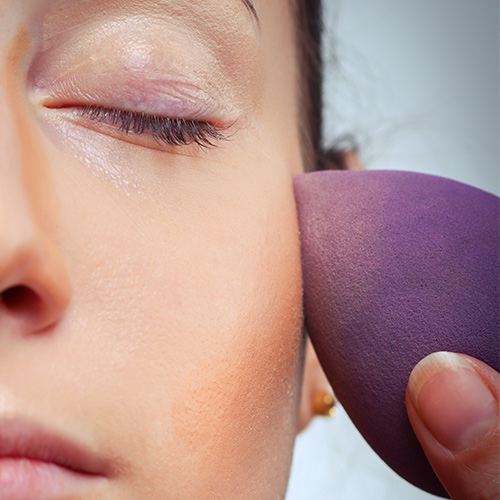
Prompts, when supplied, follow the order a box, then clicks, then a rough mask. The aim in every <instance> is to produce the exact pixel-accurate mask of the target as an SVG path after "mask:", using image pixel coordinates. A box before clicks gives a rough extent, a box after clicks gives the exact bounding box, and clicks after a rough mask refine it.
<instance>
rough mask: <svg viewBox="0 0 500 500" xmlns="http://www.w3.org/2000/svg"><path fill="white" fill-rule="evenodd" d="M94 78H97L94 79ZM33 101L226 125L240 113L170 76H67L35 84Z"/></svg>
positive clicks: (49, 106)
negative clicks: (94, 107)
mask: <svg viewBox="0 0 500 500" xmlns="http://www.w3.org/2000/svg"><path fill="white" fill-rule="evenodd" d="M94 80H95V82H94ZM32 102H33V103H34V104H35V105H38V106H41V107H45V108H50V109H52V108H66V107H72V106H75V107H76V106H82V107H83V106H93V105H99V106H102V107H103V108H108V109H126V110H130V111H133V112H137V113H147V114H151V115H156V116H167V117H172V118H179V119H184V120H193V121H210V122H211V123H212V124H213V125H214V126H216V127H218V128H226V127H228V126H230V125H232V124H234V123H235V122H236V121H238V119H239V117H237V116H236V113H235V112H234V110H233V109H232V107H231V106H230V105H224V104H222V103H221V104H219V103H218V102H216V101H214V100H213V99H212V98H211V97H210V96H209V95H208V94H207V93H206V92H205V91H204V90H203V89H201V88H199V87H198V86H196V85H194V84H189V83H185V82H180V81H177V80H169V79H166V78H163V79H161V80H158V79H152V78H149V79H148V78H146V77H145V78H144V79H140V80H137V81H136V78H135V77H134V78H129V77H123V75H114V74H113V76H112V75H110V74H108V75H103V76H102V77H101V78H95V76H92V77H90V78H80V77H78V78H77V77H74V76H72V77H64V78H61V79H58V80H56V81H53V82H50V83H47V82H45V81H42V82H36V84H35V85H33V87H32Z"/></svg>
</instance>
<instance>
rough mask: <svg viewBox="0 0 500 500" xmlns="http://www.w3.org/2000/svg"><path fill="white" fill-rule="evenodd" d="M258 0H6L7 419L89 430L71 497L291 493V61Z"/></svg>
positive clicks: (279, 10)
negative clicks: (91, 467) (251, 0)
mask: <svg viewBox="0 0 500 500" xmlns="http://www.w3.org/2000/svg"><path fill="white" fill-rule="evenodd" d="M245 4H247V2H246V1H244V0H203V1H198V2H193V1H190V0H147V1H146V0H119V1H118V0H116V1H115V0H92V1H89V0H71V1H67V0H65V1H63V0H24V1H22V2H19V1H18V0H0V44H1V53H0V117H1V119H0V131H1V134H0V151H1V158H0V292H2V301H1V302H0V436H2V434H1V432H2V428H3V429H4V432H6V431H5V429H7V427H6V423H7V421H8V420H10V421H11V422H10V425H14V424H12V420H13V419H14V420H15V425H17V424H19V425H20V426H22V425H24V424H26V425H28V424H29V425H36V426H41V427H42V428H43V429H45V430H47V431H48V432H49V433H54V434H57V435H60V436H63V437H65V438H67V439H69V440H70V441H72V442H74V443H78V444H79V445H81V446H84V447H86V448H88V449H89V450H90V451H91V453H92V455H93V457H94V458H95V462H96V463H97V464H98V465H97V466H96V469H97V470H95V471H94V472H97V473H98V474H96V475H94V476H90V475H87V476H85V477H84V476H83V475H78V478H76V479H75V478H73V479H71V480H67V481H66V480H64V481H63V483H61V485H60V486H57V487H56V486H54V488H55V490H58V491H59V490H60V491H61V492H63V493H64V494H65V495H69V497H71V498H73V496H71V495H74V496H75V497H78V498H116V499H132V498H134V499H138V498H141V499H142V498H155V499H156V498H158V499H163V498H176V499H184V498H186V499H202V498H210V499H213V498H231V499H236V498H258V499H267V498H280V497H282V496H283V495H284V492H285V489H286V483H287V478H288V469H289V465H290V457H291V451H292V447H293V441H294V437H295V433H296V427H297V410H298V400H299V393H300V374H301V357H302V347H303V337H302V333H301V325H302V296H301V273H300V254H299V241H298V228H297V221H296V212H295V203H294V197H293V190H292V175H293V174H295V173H298V172H299V171H300V170H301V169H302V163H301V155H300V149H299V148H300V145H299V134H298V104H297V101H298V99H297V89H296V82H297V80H298V77H297V68H296V63H295V58H296V54H295V46H294V33H293V29H294V28H293V22H292V17H291V13H290V12H289V7H288V0H273V1H272V2H270V1H266V0H261V1H256V2H255V8H256V11H257V14H258V18H259V19H258V20H257V19H256V18H254V15H253V13H252V11H251V9H249V8H248V5H245ZM127 112H128V113H127ZM141 113H142V114H141ZM151 115H154V116H159V117H161V118H152V117H151ZM172 118H179V119H183V120H184V121H179V122H174V121H173V120H172ZM127 129H128V134H127ZM193 139H197V141H198V142H200V143H201V146H200V145H198V144H196V143H195V142H192V140H193ZM182 142H188V143H189V144H188V145H182V144H181V145H178V144H177V143H182ZM209 142H210V143H211V144H212V145H209V144H208V143H209ZM2 426H3V427H2ZM9 429H11V428H9ZM9 432H10V431H9ZM3 437H4V438H5V434H4V435H3ZM8 480H9V478H7V479H6V476H3V481H4V485H3V486H4V487H6V485H5V481H7V482H8ZM50 484H53V483H50ZM54 484H55V483H54ZM1 487H2V484H1V483H0V488H1ZM48 491H49V490H48V489H47V490H45V493H47V492H48ZM78 495H80V496H78ZM35 496H36V498H39V499H42V498H45V496H44V494H42V493H39V494H38V496H37V495H35ZM63 496H64V495H61V498H62V497H63ZM50 498H53V497H52V496H50ZM54 498H56V496H54ZM57 498H59V497H58V496H57ZM64 498H66V496H64Z"/></svg>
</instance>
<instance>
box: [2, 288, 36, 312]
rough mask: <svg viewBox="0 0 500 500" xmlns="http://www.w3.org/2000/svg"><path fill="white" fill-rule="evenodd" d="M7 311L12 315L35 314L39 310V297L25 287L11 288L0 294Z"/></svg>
mask: <svg viewBox="0 0 500 500" xmlns="http://www.w3.org/2000/svg"><path fill="white" fill-rule="evenodd" d="M0 297H1V300H2V302H3V304H4V306H5V307H6V308H7V310H8V311H9V312H10V313H12V314H14V315H16V316H17V315H20V314H29V315H31V314H36V313H37V312H38V311H39V308H40V305H41V304H40V302H41V300H40V297H39V296H38V295H37V294H36V293H35V292H34V291H33V290H32V289H31V288H29V287H27V286H23V285H20V286H13V287H11V288H8V289H7V290H5V291H4V292H2V293H1V294H0Z"/></svg>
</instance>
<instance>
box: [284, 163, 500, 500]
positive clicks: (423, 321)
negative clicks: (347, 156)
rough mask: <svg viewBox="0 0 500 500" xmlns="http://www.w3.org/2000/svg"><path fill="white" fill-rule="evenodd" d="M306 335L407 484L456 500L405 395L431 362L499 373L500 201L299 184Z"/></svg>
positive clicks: (337, 175)
mask: <svg viewBox="0 0 500 500" xmlns="http://www.w3.org/2000/svg"><path fill="white" fill-rule="evenodd" d="M294 188H295V197H296V202H297V209H298V217H299V226H300V231H301V236H300V238H301V252H302V272H303V279H304V314H305V322H306V327H307V330H308V332H309V335H310V337H311V340H312V342H313V344H314V346H315V349H316V352H317V354H318V357H319V360H320V362H321V364H322V366H323V369H324V371H325V373H326V375H327V377H328V378H329V380H330V383H331V385H332V387H333V389H334V391H335V393H336V395H337V396H338V398H339V400H340V402H341V403H342V405H343V407H344V408H345V410H346V411H347V413H348V414H349V416H350V418H351V420H352V421H353V423H354V424H355V425H356V427H357V428H358V430H359V431H360V432H361V434H362V435H363V437H364V438H365V439H366V441H367V442H368V443H369V444H370V446H371V447H372V448H373V449H374V450H375V451H376V452H377V453H378V454H379V455H380V457H381V458H382V459H383V460H385V462H387V464H388V465H389V466H390V467H392V469H394V470H395V471H396V472H397V473H398V474H399V475H401V476H402V477H403V478H405V479H406V480H408V481H409V482H411V483H413V484H414V485H416V486H418V487H419V488H422V489H424V490H426V491H428V492H430V493H434V494H436V495H440V496H445V497H446V496H447V494H446V492H445V490H444V488H443V487H442V486H441V484H440V482H439V481H438V479H437V477H436V476H435V474H434V472H433V470H432V468H431V467H430V465H429V463H428V462H427V459H426V457H425V455H424V453H423V451H422V449H421V447H420V444H419V443H418V441H417V439H416V437H415V436H414V434H413V431H412V428H411V425H410V422H409V420H408V417H407V414H406V408H405V390H406V385H407V382H408V378H409V375H410V373H411V370H412V369H413V367H414V366H415V365H416V364H417V363H418V362H419V361H420V360H421V359H422V358H424V357H425V356H426V355H428V354H430V353H432V352H436V351H452V352H460V353H464V354H468V355H470V356H474V357H476V358H478V359H480V360H481V361H484V362H485V363H487V364H489V365H490V366H492V367H493V368H495V369H496V370H498V369H499V356H500V353H499V303H500V302H499V262H500V260H499V244H500V241H499V227H500V219H499V199H498V198H497V197H496V196H494V195H491V194H489V193H486V192H484V191H481V190H479V189H476V188H473V187H470V186H467V185H465V184H461V183H459V182H455V181H452V180H448V179H444V178H441V177H436V176H431V175H425V174H417V173H411V172H396V171H361V172H359V171H355V172H354V171H353V172H348V171H322V172H314V173H307V174H301V175H298V176H296V177H295V178H294Z"/></svg>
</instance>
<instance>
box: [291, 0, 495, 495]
mask: <svg viewBox="0 0 500 500" xmlns="http://www.w3.org/2000/svg"><path fill="white" fill-rule="evenodd" d="M325 1H326V4H327V5H326V8H327V12H326V15H325V21H326V24H327V30H328V39H327V44H326V45H327V48H328V54H327V61H328V64H329V67H328V71H327V79H326V82H325V91H326V107H327V115H326V123H325V136H326V139H327V140H328V141H331V140H333V139H335V138H338V137H339V136H342V134H345V133H353V134H354V135H355V137H356V138H357V141H358V142H359V145H360V155H361V159H362V160H363V162H364V164H365V167H366V168H368V169H396V170H412V171H417V172H423V173H432V174H436V175H441V176H444V177H449V178H452V179H456V180H458V181H461V182H465V183H467V184H471V185H473V186H476V187H478V188H480V189H484V190H486V191H489V192H492V193H495V194H497V195H498V194H499V192H500V185H499V184H500V182H499V2H498V1H496V0H468V1H465V0H345V1H343V2H340V1H337V0H325ZM432 498H437V497H433V496H431V495H428V494H426V493H423V492H421V491H420V490H418V489H416V488H414V487H413V486H411V485H409V484H408V483H406V482H405V481H404V480H402V479H400V478H399V477H398V476H397V475H396V474H395V473H394V472H392V470H390V469H389V468H388V467H387V466H386V465H385V463H383V462H382V461H381V460H380V459H379V458H378V456H377V455H376V454H375V453H374V452H373V451H372V450H371V449H370V448H369V446H368V445H367V444H366V443H365V442H364V440H363V439H362V438H361V437H360V436H359V434H358V433H357V431H356V429H355V428H354V427H353V425H352V424H351V422H350V421H349V419H348V417H347V415H346V414H345V412H344V411H341V412H340V414H339V415H338V416H337V417H336V418H335V419H331V420H325V419H316V420H315V421H314V422H313V423H312V425H311V426H310V428H309V429H308V430H306V431H305V432H304V433H302V434H301V435H300V436H299V437H298V439H297V443H296V447H295V454H294V462H293V466H292V476H291V480H290V487H289V492H288V495H287V500H330V499H337V500H357V499H370V500H389V499H390V500H394V499H405V500H425V499H432Z"/></svg>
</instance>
